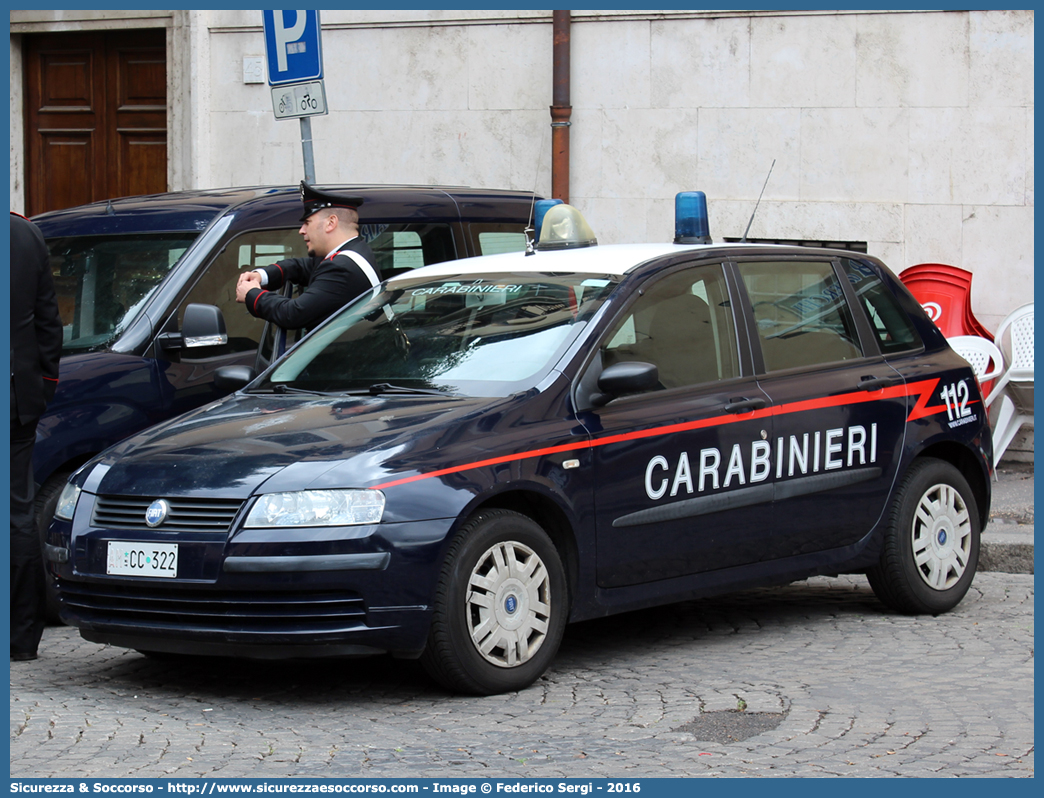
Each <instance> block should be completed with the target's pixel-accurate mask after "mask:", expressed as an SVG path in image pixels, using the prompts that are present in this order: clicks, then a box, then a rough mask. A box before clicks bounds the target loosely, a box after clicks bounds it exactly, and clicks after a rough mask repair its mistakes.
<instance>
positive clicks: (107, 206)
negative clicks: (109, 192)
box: [105, 199, 116, 216]
mask: <svg viewBox="0 0 1044 798" xmlns="http://www.w3.org/2000/svg"><path fill="white" fill-rule="evenodd" d="M105 212H106V213H107V214H109V216H115V215H116V211H115V210H114V209H113V207H112V200H111V199H110V200H106V201H105Z"/></svg>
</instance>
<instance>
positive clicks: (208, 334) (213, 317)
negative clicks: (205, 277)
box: [159, 303, 228, 349]
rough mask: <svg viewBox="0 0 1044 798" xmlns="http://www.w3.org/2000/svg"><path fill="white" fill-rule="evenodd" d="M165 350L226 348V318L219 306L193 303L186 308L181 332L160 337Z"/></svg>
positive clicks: (164, 334)
mask: <svg viewBox="0 0 1044 798" xmlns="http://www.w3.org/2000/svg"><path fill="white" fill-rule="evenodd" d="M159 342H160V346H162V347H163V348H164V349H196V348H198V347H202V346H224V345H225V344H227V343H228V333H227V332H226V331H225V317H224V316H223V315H221V309H220V308H218V306H217V305H201V304H197V303H192V304H189V305H186V306H185V318H184V319H182V322H181V332H179V333H163V334H162V335H161V336H160V337H159Z"/></svg>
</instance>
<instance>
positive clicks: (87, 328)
mask: <svg viewBox="0 0 1044 798" xmlns="http://www.w3.org/2000/svg"><path fill="white" fill-rule="evenodd" d="M198 235H199V233H198V232H185V233H165V234H162V235H159V234H157V235H134V236H78V237H68V238H51V239H48V240H47V246H48V248H49V249H50V252H51V270H52V272H53V274H54V290H55V293H56V294H57V296H58V310H59V312H60V313H61V315H62V325H63V327H64V337H63V344H62V351H63V352H64V353H66V354H69V353H72V352H84V351H89V350H92V349H101V348H104V347H106V346H107V345H109V344H110V343H111V342H112V341H113V340H115V339H116V338H117V337H118V336H119V334H120V333H122V332H123V331H124V330H125V329H126V327H127V325H128V324H130V322H131V320H132V319H133V318H134V317H135V316H136V315H137V313H138V311H139V310H141V308H142V307H143V306H144V305H145V302H146V301H147V300H148V298H149V297H150V296H151V295H152V292H153V291H155V290H156V287H157V286H158V285H159V284H160V282H161V281H162V280H163V278H164V277H165V276H166V275H167V272H169V271H170V269H171V267H172V266H173V265H174V264H175V263H177V262H178V259H179V258H181V256H182V255H183V254H184V253H185V250H186V249H188V247H189V245H190V244H191V243H192V242H193V241H194V240H195V239H196V236H198Z"/></svg>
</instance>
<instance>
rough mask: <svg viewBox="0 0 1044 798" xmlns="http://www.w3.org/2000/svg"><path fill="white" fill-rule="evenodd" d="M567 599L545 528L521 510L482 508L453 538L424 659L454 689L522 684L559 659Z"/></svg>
mask: <svg viewBox="0 0 1044 798" xmlns="http://www.w3.org/2000/svg"><path fill="white" fill-rule="evenodd" d="M568 604H569V599H568V590H567V588H566V582H565V573H564V571H563V569H562V562H561V559H560V557H559V555H558V551H557V550H556V549H555V546H554V543H552V542H551V539H550V538H549V537H548V536H547V533H545V532H544V530H543V529H541V528H540V526H539V525H538V524H537V523H536V522H534V521H533V520H532V519H530V518H528V517H526V516H524V515H521V514H520V513H516V512H512V511H510V510H487V511H482V512H480V513H478V514H477V515H475V516H474V517H473V518H471V519H470V520H469V521H468V522H467V523H466V524H465V525H464V527H463V528H462V529H461V530H460V532H459V533H458V534H457V536H456V538H454V540H453V542H452V543H451V544H450V548H449V552H448V553H447V555H446V560H445V563H444V565H443V568H442V573H441V576H440V579H439V584H438V588H437V590H436V595H435V606H434V614H433V617H432V624H431V631H430V632H429V635H428V644H427V647H426V648H425V650H424V654H423V655H422V657H421V663H422V664H423V665H424V668H425V670H427V672H428V674H429V675H430V676H431V677H432V678H433V679H435V680H436V681H437V682H439V683H440V684H442V685H443V686H444V687H447V688H449V689H450V690H454V691H456V692H462V693H475V694H479V695H493V694H495V693H504V692H510V691H513V690H521V689H523V688H525V687H528V686H529V685H531V684H532V683H533V682H534V681H536V680H537V679H538V678H539V677H540V676H541V675H542V674H543V673H544V671H545V670H547V668H548V666H549V665H550V664H551V661H552V659H554V656H555V653H556V652H557V650H558V645H559V643H560V642H561V639H562V632H563V630H564V628H565V622H566V617H567V615H568Z"/></svg>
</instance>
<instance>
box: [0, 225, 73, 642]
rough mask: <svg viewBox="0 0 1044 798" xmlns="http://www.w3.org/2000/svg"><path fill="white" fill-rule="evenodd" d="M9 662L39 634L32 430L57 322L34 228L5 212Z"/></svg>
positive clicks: (45, 389) (58, 351)
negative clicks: (8, 321) (8, 331)
mask: <svg viewBox="0 0 1044 798" xmlns="http://www.w3.org/2000/svg"><path fill="white" fill-rule="evenodd" d="M10 272H11V661H12V662H23V661H26V660H34V659H36V650H37V647H38V646H39V644H40V637H41V636H42V635H43V628H44V604H45V602H46V600H47V599H46V593H45V590H46V583H45V582H44V578H45V577H44V570H43V559H42V557H41V554H40V539H39V537H38V536H37V532H36V518H35V509H34V501H35V490H36V483H35V482H34V481H33V447H34V445H35V443H36V425H37V422H38V421H39V420H40V416H42V415H43V412H44V410H46V409H47V403H48V402H49V401H50V400H51V399H52V398H53V397H54V393H55V390H56V389H57V388H58V361H59V359H60V358H61V355H62V318H61V316H60V315H59V312H58V300H57V298H56V297H55V294H54V282H53V280H52V278H51V266H50V255H49V253H48V251H47V244H46V243H44V237H43V235H42V234H41V233H40V230H39V228H38V227H37V226H36V225H35V224H33V223H32V222H30V221H29V220H28V219H26V218H25V217H24V216H20V215H19V214H16V213H15V212H14V211H12V212H11V262H10Z"/></svg>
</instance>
